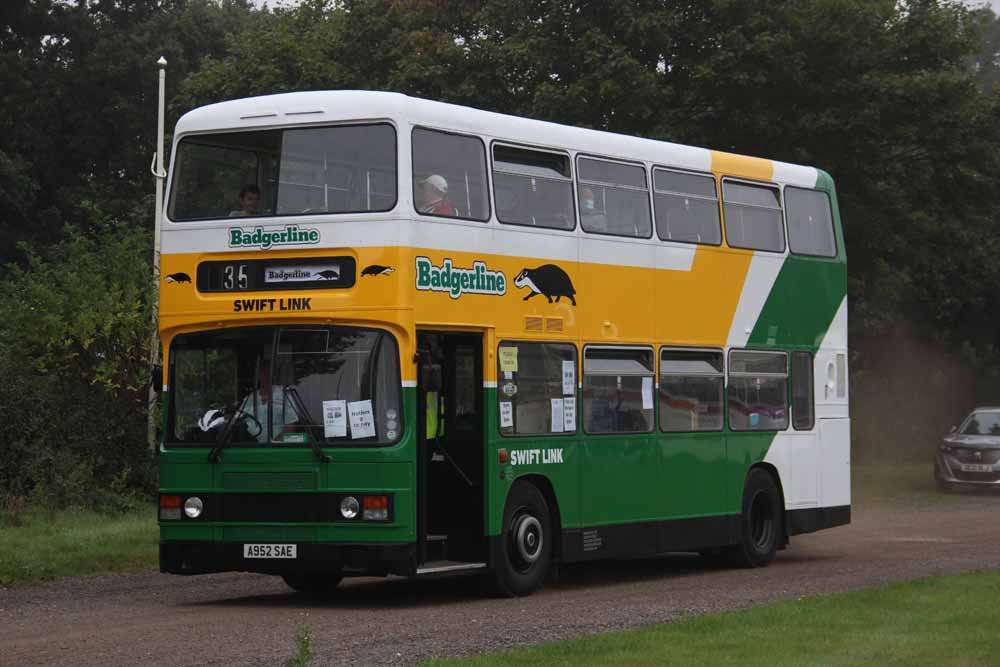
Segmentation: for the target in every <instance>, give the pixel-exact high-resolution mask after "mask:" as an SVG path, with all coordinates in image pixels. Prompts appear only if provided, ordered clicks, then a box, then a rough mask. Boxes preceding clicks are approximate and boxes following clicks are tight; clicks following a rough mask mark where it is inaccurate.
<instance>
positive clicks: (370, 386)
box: [168, 327, 402, 446]
mask: <svg viewBox="0 0 1000 667" xmlns="http://www.w3.org/2000/svg"><path fill="white" fill-rule="evenodd" d="M170 363H171V374H170V377H171V404H170V422H169V427H168V433H169V434H170V437H168V441H169V442H172V443H178V444H199V443H212V444H216V443H233V444H242V445H260V446H264V445H274V444H283V445H289V444H308V443H323V444H342V445H345V446H368V445H380V444H388V443H391V442H395V441H397V440H399V438H400V436H401V434H402V403H401V396H400V380H399V357H398V351H397V348H396V345H395V341H394V339H393V338H392V336H391V335H390V334H388V333H386V332H384V331H380V330H375V329H358V328H353V327H316V328H305V327H294V328H283V329H273V328H269V327H254V328H245V329H232V330H228V331H213V332H204V333H195V334H185V335H181V336H178V337H177V338H176V339H175V341H174V344H173V345H172V346H171V356H170Z"/></svg>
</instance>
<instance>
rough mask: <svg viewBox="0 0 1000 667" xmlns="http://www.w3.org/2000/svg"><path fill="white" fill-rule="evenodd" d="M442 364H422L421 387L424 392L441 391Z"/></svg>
mask: <svg viewBox="0 0 1000 667" xmlns="http://www.w3.org/2000/svg"><path fill="white" fill-rule="evenodd" d="M442 384H444V383H443V382H442V380H441V364H421V366H420V387H421V388H422V389H423V390H424V391H441V385H442Z"/></svg>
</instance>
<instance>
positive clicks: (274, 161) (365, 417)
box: [159, 91, 850, 595]
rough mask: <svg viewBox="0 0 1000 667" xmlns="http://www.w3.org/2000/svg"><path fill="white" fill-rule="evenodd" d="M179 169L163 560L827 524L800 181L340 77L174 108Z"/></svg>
mask: <svg viewBox="0 0 1000 667" xmlns="http://www.w3.org/2000/svg"><path fill="white" fill-rule="evenodd" d="M171 164H172V168H171V173H170V176H169V182H168V185H167V189H168V192H167V197H168V199H167V203H166V207H165V210H164V217H163V219H162V236H161V247H162V257H161V290H160V319H159V332H160V336H161V339H162V341H163V345H164V353H165V369H166V370H165V374H164V384H163V392H164V394H163V396H164V404H165V406H166V408H165V422H164V424H165V427H164V434H163V438H162V441H161V443H160V452H159V456H160V504H159V525H160V568H161V570H162V571H164V572H171V573H176V574H200V573H209V572H223V571H249V572H262V573H270V574H275V575H280V576H282V577H283V578H284V579H285V581H286V582H287V583H288V585H289V586H291V587H292V588H294V589H296V590H300V591H311V592H326V591H330V590H332V589H333V588H334V587H335V586H336V585H337V584H338V583H339V582H340V581H341V579H342V578H343V577H347V576H370V575H376V576H377V575H389V574H394V575H403V576H418V575H422V574H425V573H440V572H449V571H465V570H482V571H483V572H484V573H486V574H488V576H490V577H492V578H493V579H494V581H495V584H496V586H497V588H498V589H499V590H500V591H501V592H503V593H506V594H518V595H519V594H526V593H528V592H530V591H532V590H534V589H536V588H537V587H538V586H539V585H541V583H542V581H543V580H544V578H545V576H546V573H547V572H548V571H549V570H550V568H551V567H552V565H553V564H554V563H559V562H573V561H582V560H590V559H600V558H618V557H635V556H643V555H653V554H660V553H664V552H673V551H694V552H700V553H702V554H704V555H705V556H706V557H709V558H725V559H727V560H729V561H731V562H733V563H735V564H739V565H742V566H760V565H765V564H767V563H768V562H770V561H771V560H772V559H773V558H774V556H775V552H776V551H777V550H779V549H782V548H784V547H785V546H786V545H787V544H788V541H789V538H790V537H791V536H792V535H795V534H799V533H804V532H810V531H815V530H818V529H822V528H828V527H832V526H837V525H841V524H845V523H848V522H849V521H850V419H849V413H848V391H847V361H846V360H847V314H846V312H847V311H846V308H847V303H846V259H845V254H844V240H843V234H842V231H841V225H840V220H839V215H838V211H837V198H836V195H835V192H834V185H833V181H832V179H831V178H830V177H829V175H827V174H826V173H824V172H823V171H820V170H817V169H814V168H811V167H804V166H797V165H791V164H786V163H782V162H775V161H771V160H766V159H759V158H752V157H743V156H739V155H732V154H728V153H722V152H717V151H712V150H707V149H703V148H695V147H690V146H682V145H677V144H671V143H666V142H661V141H653V140H648V139H640V138H634V137H628V136H622V135H616V134H611V133H607V132H599V131H594V130H587V129H581V128H576V127H568V126H563V125H558V124H553V123H547V122H541V121H537V120H529V119H524V118H516V117H512V116H506V115H501V114H496V113H490V112H485V111H480V110H475V109H470V108H466V107H460V106H454V105H450V104H443V103H438V102H433V101H427V100H421V99H415V98H411V97H407V96H403V95H399V94H394V93H385V92H361V91H336V92H309V93H290V94H283V95H274V96H266V97H257V98H250V99H242V100H234V101H230V102H223V103H220V104H214V105H211V106H206V107H203V108H199V109H195V110H194V111H191V112H190V113H188V114H186V115H184V116H183V117H182V118H181V119H180V121H179V122H178V124H177V128H176V132H175V135H174V140H173V149H172V163H171Z"/></svg>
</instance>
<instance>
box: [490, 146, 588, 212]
mask: <svg viewBox="0 0 1000 667" xmlns="http://www.w3.org/2000/svg"><path fill="white" fill-rule="evenodd" d="M569 165H570V162H569V156H568V155H565V154H562V153H551V152H548V151H538V150H531V149H527V148H519V147H515V146H505V145H502V144H495V145H494V146H493V189H494V192H495V195H496V201H497V218H499V219H500V222H504V223H507V224H511V225H528V226H532V227H547V228H549V229H573V228H574V227H576V219H575V216H574V213H573V182H572V180H571V174H570V169H569Z"/></svg>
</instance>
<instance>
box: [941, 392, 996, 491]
mask: <svg viewBox="0 0 1000 667" xmlns="http://www.w3.org/2000/svg"><path fill="white" fill-rule="evenodd" d="M934 477H935V479H937V483H938V487H940V488H941V489H942V490H948V489H952V488H959V487H967V488H971V487H979V488H983V487H994V488H1000V407H995V408H976V409H975V410H973V411H972V414H970V415H969V416H968V417H966V418H965V421H963V422H962V425H961V426H958V427H954V426H952V427H951V432H950V433H949V434H948V435H946V436H945V438H944V442H943V443H941V447H940V448H939V449H938V453H937V456H936V457H935V461H934Z"/></svg>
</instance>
